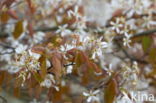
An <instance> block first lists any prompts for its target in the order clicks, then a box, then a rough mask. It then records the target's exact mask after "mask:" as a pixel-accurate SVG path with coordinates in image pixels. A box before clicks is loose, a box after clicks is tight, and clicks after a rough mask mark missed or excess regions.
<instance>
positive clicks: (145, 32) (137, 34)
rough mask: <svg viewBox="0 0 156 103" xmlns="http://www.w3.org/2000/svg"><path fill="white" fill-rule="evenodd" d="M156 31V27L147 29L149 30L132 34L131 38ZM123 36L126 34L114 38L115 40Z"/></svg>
mask: <svg viewBox="0 0 156 103" xmlns="http://www.w3.org/2000/svg"><path fill="white" fill-rule="evenodd" d="M155 32H156V28H154V29H151V30H147V31H143V32H140V33H136V34H134V35H133V36H131V38H135V37H140V36H144V35H153V34H154V33H155ZM123 37H124V35H119V36H116V37H115V38H114V40H121V39H122V38H123Z"/></svg>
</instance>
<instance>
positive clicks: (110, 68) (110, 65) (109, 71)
mask: <svg viewBox="0 0 156 103" xmlns="http://www.w3.org/2000/svg"><path fill="white" fill-rule="evenodd" d="M104 70H106V71H107V73H108V75H109V76H111V74H112V73H113V70H112V64H109V67H108V68H107V67H104Z"/></svg>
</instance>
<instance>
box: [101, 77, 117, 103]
mask: <svg viewBox="0 0 156 103" xmlns="http://www.w3.org/2000/svg"><path fill="white" fill-rule="evenodd" d="M116 95H117V83H116V81H115V79H112V80H111V81H110V82H109V84H108V86H107V87H106V88H105V91H104V101H105V103H113V102H114V99H115V98H116Z"/></svg>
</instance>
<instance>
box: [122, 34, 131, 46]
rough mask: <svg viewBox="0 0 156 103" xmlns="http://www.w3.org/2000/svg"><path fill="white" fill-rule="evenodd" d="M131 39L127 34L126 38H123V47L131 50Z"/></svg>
mask: <svg viewBox="0 0 156 103" xmlns="http://www.w3.org/2000/svg"><path fill="white" fill-rule="evenodd" d="M130 38H131V35H128V34H125V37H124V38H123V45H124V46H127V47H129V48H130V45H129V43H131V40H130Z"/></svg>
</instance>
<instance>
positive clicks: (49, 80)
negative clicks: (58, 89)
mask: <svg viewBox="0 0 156 103" xmlns="http://www.w3.org/2000/svg"><path fill="white" fill-rule="evenodd" d="M53 84H55V80H54V76H53V75H52V74H47V75H46V77H45V79H44V81H43V82H41V84H40V85H41V86H43V87H46V88H50V87H52V86H54V85H53ZM54 87H55V86H54Z"/></svg>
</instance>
